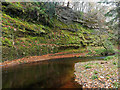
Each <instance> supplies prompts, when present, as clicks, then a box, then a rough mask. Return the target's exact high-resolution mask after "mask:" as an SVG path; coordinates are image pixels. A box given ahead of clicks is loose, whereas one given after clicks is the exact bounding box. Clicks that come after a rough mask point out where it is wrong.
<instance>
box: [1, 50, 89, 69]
mask: <svg viewBox="0 0 120 90" xmlns="http://www.w3.org/2000/svg"><path fill="white" fill-rule="evenodd" d="M87 54H88V51H86V52H84V53H71V54H70V52H59V53H55V54H46V55H42V56H28V57H24V58H20V59H15V60H12V61H4V62H3V63H0V67H9V66H14V65H19V64H24V63H32V62H38V61H44V60H50V59H58V58H70V57H85V56H86V55H87Z"/></svg>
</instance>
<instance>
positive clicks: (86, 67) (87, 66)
mask: <svg viewBox="0 0 120 90" xmlns="http://www.w3.org/2000/svg"><path fill="white" fill-rule="evenodd" d="M84 67H85V69H89V68H92V67H91V66H89V65H87V64H86V65H84Z"/></svg>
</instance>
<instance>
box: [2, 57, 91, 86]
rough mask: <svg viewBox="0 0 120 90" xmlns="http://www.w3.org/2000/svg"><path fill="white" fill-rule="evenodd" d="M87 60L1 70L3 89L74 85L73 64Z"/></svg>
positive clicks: (54, 61)
mask: <svg viewBox="0 0 120 90" xmlns="http://www.w3.org/2000/svg"><path fill="white" fill-rule="evenodd" d="M83 60H84V61H88V60H93V59H87V58H81V59H80V58H66V59H55V60H49V61H43V62H36V63H30V64H22V65H18V66H14V67H10V68H3V71H2V72H3V73H2V75H3V76H2V78H3V79H2V80H3V82H2V85H3V88H60V87H67V86H68V84H69V83H71V82H72V84H74V85H73V86H72V87H80V86H75V85H76V84H75V82H74V80H73V77H74V64H75V63H76V62H81V61H83ZM68 82H69V83H68Z"/></svg>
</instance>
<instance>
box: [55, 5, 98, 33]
mask: <svg viewBox="0 0 120 90" xmlns="http://www.w3.org/2000/svg"><path fill="white" fill-rule="evenodd" d="M56 14H57V16H58V20H60V21H62V22H64V23H66V24H72V23H74V22H76V23H80V24H81V25H83V26H84V27H87V28H92V29H99V27H98V24H97V20H95V19H94V18H89V17H87V14H84V16H82V19H80V17H81V16H80V14H79V13H77V12H74V11H73V10H72V8H69V7H66V6H57V7H56ZM76 30H77V29H76ZM76 30H72V31H76Z"/></svg>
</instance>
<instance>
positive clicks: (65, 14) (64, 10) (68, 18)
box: [56, 6, 78, 24]
mask: <svg viewBox="0 0 120 90" xmlns="http://www.w3.org/2000/svg"><path fill="white" fill-rule="evenodd" d="M56 14H57V15H58V19H59V20H60V21H62V22H64V23H66V24H70V23H72V22H73V21H74V20H77V18H78V17H77V15H76V14H75V12H74V11H73V10H72V9H71V8H68V7H65V6H64V7H62V6H59V7H56Z"/></svg>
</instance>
